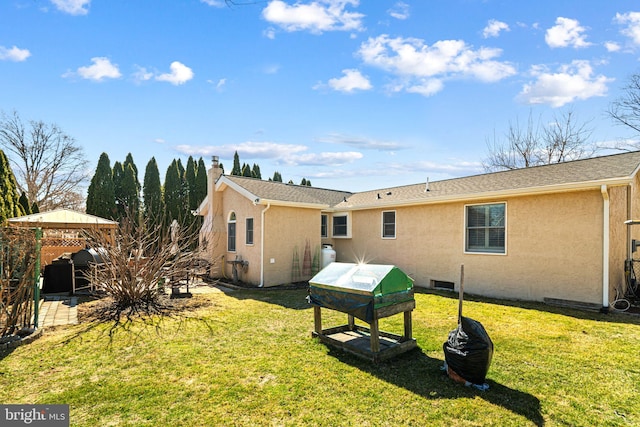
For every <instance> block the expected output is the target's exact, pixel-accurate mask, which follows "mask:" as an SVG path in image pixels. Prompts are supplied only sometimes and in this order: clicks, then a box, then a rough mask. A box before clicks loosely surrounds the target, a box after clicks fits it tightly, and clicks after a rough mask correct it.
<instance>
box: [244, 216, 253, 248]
mask: <svg viewBox="0 0 640 427" xmlns="http://www.w3.org/2000/svg"><path fill="white" fill-rule="evenodd" d="M245 234H246V243H247V245H253V218H247V220H246V233H245Z"/></svg>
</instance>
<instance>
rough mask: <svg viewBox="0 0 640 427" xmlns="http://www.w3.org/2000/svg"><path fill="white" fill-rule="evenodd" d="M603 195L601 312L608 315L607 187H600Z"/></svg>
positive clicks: (608, 232) (608, 233) (608, 231)
mask: <svg viewBox="0 0 640 427" xmlns="http://www.w3.org/2000/svg"><path fill="white" fill-rule="evenodd" d="M600 192H601V193H602V200H603V202H604V203H603V205H602V214H603V215H602V216H603V220H602V234H603V236H602V308H601V309H600V311H602V312H603V313H607V312H608V311H609V235H610V230H609V228H610V226H609V192H608V191H607V186H606V185H602V186H601V187H600Z"/></svg>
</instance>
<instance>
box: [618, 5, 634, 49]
mask: <svg viewBox="0 0 640 427" xmlns="http://www.w3.org/2000/svg"><path fill="white" fill-rule="evenodd" d="M614 21H615V22H617V23H618V24H620V25H626V28H624V29H622V30H620V32H621V33H622V34H623V35H625V36H627V37H629V38H630V39H631V41H632V42H633V44H635V45H640V12H627V13H616V17H615V18H614Z"/></svg>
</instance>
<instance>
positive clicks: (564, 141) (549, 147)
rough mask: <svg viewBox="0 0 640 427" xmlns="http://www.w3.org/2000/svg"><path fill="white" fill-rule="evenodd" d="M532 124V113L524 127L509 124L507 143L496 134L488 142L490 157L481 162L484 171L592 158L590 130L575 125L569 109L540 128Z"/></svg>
mask: <svg viewBox="0 0 640 427" xmlns="http://www.w3.org/2000/svg"><path fill="white" fill-rule="evenodd" d="M541 122H542V120H541V119H540V118H539V119H538V121H537V123H534V120H533V117H532V115H531V113H529V118H528V120H527V125H526V127H522V126H521V125H520V122H519V121H518V120H516V122H515V123H513V122H509V129H508V131H507V133H506V141H500V140H498V138H497V137H496V135H495V132H494V135H493V139H492V140H491V139H487V149H488V152H489V155H488V156H487V158H486V159H484V160H483V166H484V168H485V170H487V171H499V170H511V169H520V168H528V167H532V166H540V165H548V164H552V163H562V162H566V161H570V160H577V159H582V158H587V157H591V156H593V155H594V154H595V152H596V146H595V145H593V144H591V143H590V142H589V139H590V138H591V134H592V132H593V130H592V129H591V128H590V127H589V122H582V123H578V122H577V121H576V117H575V114H574V113H573V111H572V110H566V111H565V112H563V113H561V114H559V115H557V114H554V116H553V118H552V120H551V121H550V122H548V123H546V124H545V125H544V126H542V125H541Z"/></svg>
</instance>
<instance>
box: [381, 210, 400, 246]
mask: <svg viewBox="0 0 640 427" xmlns="http://www.w3.org/2000/svg"><path fill="white" fill-rule="evenodd" d="M386 213H393V236H385V235H384V226H385V222H384V214H386ZM389 224H390V223H389ZM380 225H381V227H380V236H381V237H382V238H383V239H386V240H393V239H395V238H396V235H397V234H398V233H397V232H398V213H397V212H396V211H395V210H390V211H382V212H381V213H380Z"/></svg>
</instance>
